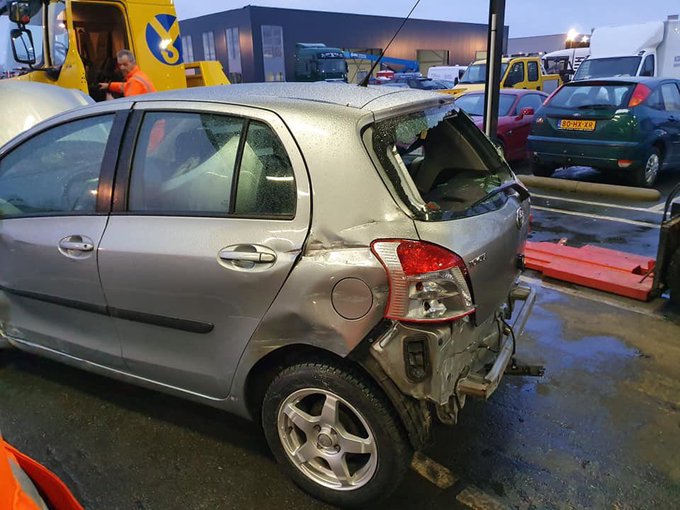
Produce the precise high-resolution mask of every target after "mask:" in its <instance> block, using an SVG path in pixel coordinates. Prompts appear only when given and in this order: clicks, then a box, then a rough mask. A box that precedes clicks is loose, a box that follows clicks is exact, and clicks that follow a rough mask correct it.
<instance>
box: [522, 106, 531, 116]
mask: <svg viewBox="0 0 680 510" xmlns="http://www.w3.org/2000/svg"><path fill="white" fill-rule="evenodd" d="M533 114H534V109H533V108H532V107H531V106H527V107H526V108H522V111H521V112H520V115H522V117H528V116H530V115H533Z"/></svg>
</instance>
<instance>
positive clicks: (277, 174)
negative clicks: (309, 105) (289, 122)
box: [234, 121, 297, 217]
mask: <svg viewBox="0 0 680 510" xmlns="http://www.w3.org/2000/svg"><path fill="white" fill-rule="evenodd" d="M296 192H297V187H296V185H295V177H294V175H293V167H292V166H291V164H290V160H289V159H288V154H287V153H286V151H285V149H284V148H283V144H282V143H281V140H279V138H278V136H276V134H275V133H274V132H273V131H272V130H271V129H270V128H269V127H268V126H266V125H265V124H262V123H260V122H255V121H251V122H250V123H249V125H248V133H247V135H246V143H245V145H244V148H243V157H242V159H241V165H240V171H239V176H238V188H237V191H236V208H235V211H234V212H235V213H236V214H239V215H246V216H267V217H291V216H293V215H294V214H295V203H296V196H297V193H296Z"/></svg>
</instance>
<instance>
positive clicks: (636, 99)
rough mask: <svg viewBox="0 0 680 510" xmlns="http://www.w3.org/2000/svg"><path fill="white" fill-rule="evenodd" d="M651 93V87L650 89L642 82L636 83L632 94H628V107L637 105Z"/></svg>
mask: <svg viewBox="0 0 680 510" xmlns="http://www.w3.org/2000/svg"><path fill="white" fill-rule="evenodd" d="M651 93H652V89H650V88H649V87H648V86H647V85H645V84H643V83H638V84H637V85H636V86H635V90H633V95H632V96H630V101H628V108H633V107H634V106H637V105H639V104H640V103H642V102H643V101H644V100H645V99H647V98H648V97H649V94H651Z"/></svg>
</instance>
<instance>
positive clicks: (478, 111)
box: [456, 94, 515, 117]
mask: <svg viewBox="0 0 680 510" xmlns="http://www.w3.org/2000/svg"><path fill="white" fill-rule="evenodd" d="M514 103H515V96H513V95H511V94H501V95H500V96H499V98H498V115H499V116H500V117H504V116H506V115H509V114H510V108H511V107H512V105H513V104H514ZM456 105H457V106H458V108H461V109H463V110H465V113H467V114H468V115H476V116H478V117H481V116H483V115H484V94H465V95H464V96H460V97H459V98H458V99H456Z"/></svg>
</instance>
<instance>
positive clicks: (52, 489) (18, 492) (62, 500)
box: [0, 437, 84, 510]
mask: <svg viewBox="0 0 680 510" xmlns="http://www.w3.org/2000/svg"><path fill="white" fill-rule="evenodd" d="M13 464H14V467H13V466H12V465H13ZM17 466H18V467H19V468H21V470H22V471H23V473H25V474H26V475H27V476H28V478H30V480H31V481H32V482H33V484H34V485H35V487H37V488H38V489H39V491H40V493H41V494H40V495H42V498H44V500H45V501H46V502H47V503H48V505H49V508H51V509H54V510H84V509H83V507H82V505H81V504H80V503H78V501H77V500H76V498H75V497H74V496H73V494H71V491H70V490H69V489H68V487H66V485H65V484H64V482H62V481H61V480H60V479H59V477H58V476H57V475H55V474H54V473H52V472H51V471H50V470H49V469H47V468H46V467H44V466H43V465H41V464H39V463H38V462H36V461H34V460H33V459H31V458H30V457H28V456H27V455H24V454H23V453H21V452H20V451H19V450H17V449H16V448H14V447H13V446H11V445H9V444H8V443H7V442H5V441H4V440H3V439H2V437H0V510H41V509H43V508H45V505H44V504H43V503H42V501H41V498H40V495H36V494H31V492H32V491H31V489H32V487H31V486H30V484H26V481H25V480H21V477H22V475H23V474H22V473H21V472H20V471H18V470H17Z"/></svg>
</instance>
